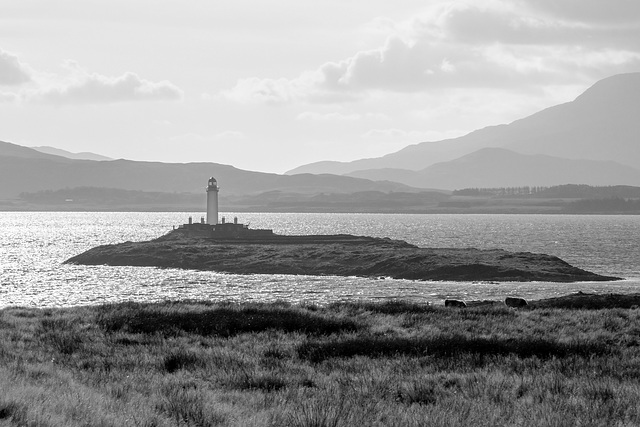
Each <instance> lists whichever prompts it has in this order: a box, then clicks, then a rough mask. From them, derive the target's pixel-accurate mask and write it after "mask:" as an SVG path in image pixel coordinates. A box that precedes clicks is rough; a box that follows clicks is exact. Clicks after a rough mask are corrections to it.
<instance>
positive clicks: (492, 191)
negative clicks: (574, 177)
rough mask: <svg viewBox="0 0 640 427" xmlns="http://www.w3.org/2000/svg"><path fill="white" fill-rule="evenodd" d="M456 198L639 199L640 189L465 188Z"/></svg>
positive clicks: (590, 187) (615, 186)
mask: <svg viewBox="0 0 640 427" xmlns="http://www.w3.org/2000/svg"><path fill="white" fill-rule="evenodd" d="M452 194H453V195H454V196H473V197H526V198H561V199H562V198H566V199H606V198H619V199H637V198H640V187H633V186H629V185H613V186H591V185H584V184H580V185H578V184H566V185H556V186H551V187H543V186H533V187H530V186H522V187H493V188H464V189H461V190H454V191H453V192H452Z"/></svg>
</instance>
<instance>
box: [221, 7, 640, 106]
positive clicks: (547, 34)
mask: <svg viewBox="0 0 640 427" xmlns="http://www.w3.org/2000/svg"><path fill="white" fill-rule="evenodd" d="M582 1H583V0H566V2H563V1H561V2H558V1H556V0H543V1H542V2H541V3H540V4H538V3H537V2H536V1H534V0H518V1H514V2H512V1H506V0H493V1H484V2H440V3H438V4H437V5H436V6H434V7H430V8H428V9H427V12H426V14H425V15H423V16H421V17H419V18H413V19H412V20H410V24H407V23H399V24H395V23H393V22H392V21H389V20H388V19H384V20H378V21H375V22H374V24H375V25H374V24H372V26H373V27H374V28H375V29H376V30H378V31H379V30H386V31H388V32H389V34H390V36H389V37H388V39H387V41H386V43H385V44H384V45H383V46H380V47H378V48H375V49H367V50H361V51H359V52H356V53H355V54H354V55H353V56H351V57H348V58H346V59H343V60H340V61H334V62H327V63H325V64H323V65H321V66H319V67H318V68H317V69H315V70H309V71H306V72H305V73H303V74H301V75H300V76H299V77H296V78H293V79H287V78H280V79H261V78H258V77H252V78H247V79H242V80H240V81H238V83H237V84H236V86H235V87H234V88H233V89H231V90H229V91H227V92H226V93H225V95H226V96H227V97H228V98H230V99H233V100H235V101H237V102H253V103H256V102H257V103H260V102H262V103H267V104H285V103H296V102H302V103H331V102H333V103H342V102H345V101H352V100H359V99H362V98H364V97H367V96H371V95H372V94H375V93H379V92H396V93H409V92H426V91H433V90H442V89H452V88H467V89H472V88H502V89H510V90H514V89H527V88H538V87H540V86H542V85H551V84H568V83H573V84H576V83H583V84H586V83H587V82H593V81H594V80H597V79H599V78H603V77H606V76H609V75H612V74H616V73H622V72H629V71H636V70H637V69H638V68H640V15H638V14H636V15H635V16H637V17H638V18H637V19H635V18H634V19H631V18H627V19H626V20H625V19H624V17H623V13H620V12H615V13H614V12H605V9H607V8H615V7H616V5H620V6H621V7H622V9H623V10H626V13H631V14H632V13H634V12H636V11H637V10H639V9H640V6H637V5H640V2H638V1H637V0H612V1H613V3H615V4H611V3H610V2H601V1H600V0H585V1H586V3H588V5H587V11H586V12H576V13H573V14H572V13H571V10H572V8H569V7H565V5H564V3H572V4H573V5H574V9H576V10H578V9H580V8H581V5H582ZM578 3H579V4H578ZM605 3H606V5H605ZM556 4H562V5H561V6H557V7H556V6H554V5H556ZM599 13H603V14H604V17H603V18H602V19H600V20H598V15H599ZM620 22H624V24H623V25H621V24H620ZM407 29H410V30H407Z"/></svg>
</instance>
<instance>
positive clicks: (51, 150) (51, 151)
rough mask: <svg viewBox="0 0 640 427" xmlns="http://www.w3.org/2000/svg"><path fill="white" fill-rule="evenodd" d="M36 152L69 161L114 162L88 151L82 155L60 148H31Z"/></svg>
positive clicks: (44, 146)
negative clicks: (64, 158)
mask: <svg viewBox="0 0 640 427" xmlns="http://www.w3.org/2000/svg"><path fill="white" fill-rule="evenodd" d="M31 148H33V149H34V150H36V151H39V152H41V153H46V154H53V155H56V156H62V157H66V158H67V159H75V160H96V161H102V160H113V159H112V158H110V157H106V156H102V155H100V154H95V153H89V152H87V151H83V152H81V153H72V152H70V151H66V150H61V149H60V148H55V147H49V146H47V145H43V146H41V147H31Z"/></svg>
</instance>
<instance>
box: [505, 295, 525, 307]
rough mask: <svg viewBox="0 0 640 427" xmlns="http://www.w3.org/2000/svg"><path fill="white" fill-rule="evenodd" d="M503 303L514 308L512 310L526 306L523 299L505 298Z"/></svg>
mask: <svg viewBox="0 0 640 427" xmlns="http://www.w3.org/2000/svg"><path fill="white" fill-rule="evenodd" d="M504 303H505V304H506V305H507V306H508V307H514V308H519V307H526V306H527V300H525V299H524V298H516V297H507V298H505V300H504Z"/></svg>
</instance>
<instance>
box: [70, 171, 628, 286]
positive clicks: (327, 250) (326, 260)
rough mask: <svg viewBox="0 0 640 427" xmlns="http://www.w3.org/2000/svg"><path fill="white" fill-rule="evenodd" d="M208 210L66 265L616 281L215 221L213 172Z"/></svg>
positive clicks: (539, 260) (534, 259) (509, 256)
mask: <svg viewBox="0 0 640 427" xmlns="http://www.w3.org/2000/svg"><path fill="white" fill-rule="evenodd" d="M206 190H207V215H206V221H205V217H202V218H201V220H200V222H199V223H198V222H196V223H194V222H193V221H192V219H191V218H189V222H188V224H184V225H181V226H180V227H178V228H176V229H174V230H172V231H170V232H169V233H167V234H166V235H164V236H161V237H159V238H157V239H154V240H150V241H146V242H124V243H119V244H113V245H103V246H98V247H95V248H93V249H90V250H88V251H86V252H84V253H82V254H80V255H77V256H74V257H72V258H70V259H68V260H67V261H66V263H69V264H83V265H114V266H124V265H126V266H149V267H163V268H183V269H194V270H210V271H218V272H225V273H234V274H297V275H314V276H325V275H331V276H361V277H377V278H379V277H390V278H394V279H409V280H447V281H503V282H508V281H518V282H522V281H546V282H578V281H608V280H618V278H616V277H606V276H601V275H598V274H595V273H591V272H588V271H585V270H582V269H579V268H577V267H574V266H571V265H569V264H568V263H566V262H565V261H563V260H561V259H560V258H558V257H555V256H550V255H545V254H534V253H529V252H516V253H512V252H507V251H504V250H500V249H492V250H479V249H473V248H469V249H434V248H421V247H418V246H415V245H412V244H410V243H407V242H405V241H402V240H392V239H388V238H378V237H366V236H352V235H349V234H338V235H311V236H284V235H278V234H275V233H273V231H272V230H252V229H249V227H248V226H247V225H244V224H240V223H238V220H237V218H234V221H233V222H226V221H225V219H224V217H223V218H222V221H221V222H218V192H219V187H218V183H217V181H216V180H215V178H213V177H212V178H210V179H209V182H208V186H207V189H206Z"/></svg>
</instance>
